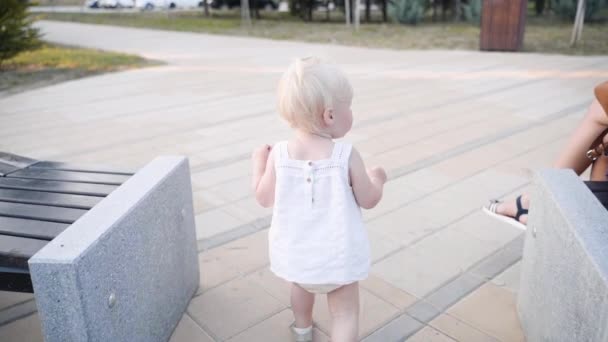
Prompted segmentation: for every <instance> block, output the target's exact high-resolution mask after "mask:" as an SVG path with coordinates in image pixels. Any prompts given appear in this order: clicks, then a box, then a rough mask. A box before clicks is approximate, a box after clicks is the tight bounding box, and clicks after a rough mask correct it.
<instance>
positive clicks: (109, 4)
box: [87, 0, 134, 8]
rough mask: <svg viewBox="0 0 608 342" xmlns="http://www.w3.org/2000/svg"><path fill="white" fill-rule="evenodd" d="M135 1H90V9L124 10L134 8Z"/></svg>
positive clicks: (88, 2) (88, 4)
mask: <svg viewBox="0 0 608 342" xmlns="http://www.w3.org/2000/svg"><path fill="white" fill-rule="evenodd" d="M133 3H134V0H88V1H87V6H88V7H90V8H122V7H133Z"/></svg>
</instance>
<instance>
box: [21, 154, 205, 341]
mask: <svg viewBox="0 0 608 342" xmlns="http://www.w3.org/2000/svg"><path fill="white" fill-rule="evenodd" d="M29 265H30V272H31V276H32V282H33V285H34V291H35V294H36V302H37V306H38V310H39V312H40V319H41V321H42V328H43V333H44V336H45V341H47V342H54V341H60V342H70V341H112V342H120V341H125V342H126V341H129V342H134V341H142V342H153V341H167V340H168V339H169V337H170V336H171V333H172V331H173V329H174V328H175V326H176V325H177V323H178V322H179V320H180V319H181V317H182V313H183V312H184V311H185V309H186V307H187V305H188V303H189V301H190V298H191V297H192V295H193V294H194V293H195V291H196V289H197V287H198V282H199V274H198V272H199V268H198V258H197V245H196V232H195V227H194V215H193V205H192V190H191V184H190V171H189V166H188V160H187V159H186V158H183V157H160V158H157V159H155V160H154V161H152V162H151V163H149V164H148V165H147V166H145V167H144V168H143V169H141V170H140V171H139V172H138V173H137V174H135V175H134V176H133V177H131V178H130V179H129V180H128V181H126V182H125V183H124V184H123V185H121V186H120V187H119V188H118V189H116V190H115V191H114V192H112V193H111V194H110V195H109V196H108V197H106V198H105V199H104V200H103V201H101V202H100V203H99V204H97V205H96V206H95V207H94V208H93V209H91V210H90V211H89V212H87V213H86V214H85V215H84V216H82V217H81V218H80V219H79V220H78V221H76V222H75V223H74V224H72V225H71V226H70V227H68V228H67V229H66V230H65V231H64V232H63V233H61V234H60V235H59V236H58V237H56V238H55V239H54V240H53V241H51V242H50V243H49V244H48V245H47V246H45V247H44V248H43V249H42V250H40V251H39V252H38V253H37V254H36V255H34V256H33V257H32V258H31V259H30V261H29Z"/></svg>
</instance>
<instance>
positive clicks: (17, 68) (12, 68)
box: [0, 45, 158, 96]
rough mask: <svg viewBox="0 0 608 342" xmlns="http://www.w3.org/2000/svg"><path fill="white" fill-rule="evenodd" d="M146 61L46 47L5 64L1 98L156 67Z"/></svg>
mask: <svg viewBox="0 0 608 342" xmlns="http://www.w3.org/2000/svg"><path fill="white" fill-rule="evenodd" d="M155 64H158V62H153V61H149V60H146V59H144V58H142V57H138V56H133V55H127V54H121V53H114V52H106V51H99V50H91V49H80V48H72V47H65V46H56V45H45V46H43V47H42V48H40V49H37V50H33V51H27V52H22V53H20V54H18V55H17V56H15V57H13V58H11V59H9V60H7V61H5V62H4V63H3V64H2V66H1V69H0V96H7V95H10V94H14V93H16V92H20V91H24V90H28V89H33V88H37V87H41V86H46V85H51V84H55V83H58V82H63V81H67V80H71V79H75V78H81V77H85V76H90V75H96V74H100V73H104V72H111V71H119V70H125V69H131V68H139V67H143V66H147V65H155Z"/></svg>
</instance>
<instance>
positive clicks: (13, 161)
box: [0, 152, 37, 168]
mask: <svg viewBox="0 0 608 342" xmlns="http://www.w3.org/2000/svg"><path fill="white" fill-rule="evenodd" d="M0 162H2V163H6V164H10V165H13V166H16V167H18V168H24V167H28V166H29V165H32V164H34V163H36V162H37V160H36V159H32V158H27V157H22V156H18V155H16V154H11V153H6V152H0Z"/></svg>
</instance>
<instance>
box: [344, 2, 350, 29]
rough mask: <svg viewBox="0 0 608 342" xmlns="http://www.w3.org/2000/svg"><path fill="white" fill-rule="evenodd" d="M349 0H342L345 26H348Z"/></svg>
mask: <svg viewBox="0 0 608 342" xmlns="http://www.w3.org/2000/svg"><path fill="white" fill-rule="evenodd" d="M350 14H351V11H350V0H344V17H346V26H350Z"/></svg>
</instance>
